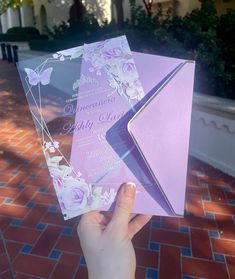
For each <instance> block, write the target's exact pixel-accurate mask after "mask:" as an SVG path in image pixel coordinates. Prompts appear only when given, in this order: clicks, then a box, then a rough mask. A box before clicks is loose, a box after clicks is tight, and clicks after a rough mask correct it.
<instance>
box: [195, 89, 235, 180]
mask: <svg viewBox="0 0 235 279" xmlns="http://www.w3.org/2000/svg"><path fill="white" fill-rule="evenodd" d="M190 154H191V155H192V156H194V157H196V158H198V159H200V160H202V161H204V162H206V163H208V164H210V165H212V166H214V167H215V168H218V169H220V170H222V171H224V172H225V173H227V174H230V175H232V176H235V101H232V100H229V99H224V98H219V97H213V96H206V95H200V94H196V93H195V94H194V99H193V112H192V120H191V137H190Z"/></svg>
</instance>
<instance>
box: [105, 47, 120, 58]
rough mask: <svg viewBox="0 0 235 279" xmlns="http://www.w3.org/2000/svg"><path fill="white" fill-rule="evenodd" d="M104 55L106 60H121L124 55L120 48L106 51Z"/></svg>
mask: <svg viewBox="0 0 235 279" xmlns="http://www.w3.org/2000/svg"><path fill="white" fill-rule="evenodd" d="M103 55H104V58H105V59H113V58H119V57H120V56H121V55H122V51H121V49H120V48H118V47H116V48H113V49H109V50H106V51H104V53H103Z"/></svg>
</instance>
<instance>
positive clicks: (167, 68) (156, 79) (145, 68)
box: [132, 52, 185, 95]
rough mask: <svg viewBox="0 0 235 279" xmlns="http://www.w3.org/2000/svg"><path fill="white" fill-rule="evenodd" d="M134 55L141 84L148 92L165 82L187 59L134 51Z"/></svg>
mask: <svg viewBox="0 0 235 279" xmlns="http://www.w3.org/2000/svg"><path fill="white" fill-rule="evenodd" d="M132 55H133V58H134V60H135V65H136V68H137V71H138V74H139V77H140V81H141V84H142V86H143V89H144V92H146V93H149V92H150V91H152V89H153V88H155V87H156V86H158V85H160V84H161V83H162V82H164V80H165V78H166V77H167V76H168V75H169V74H170V73H172V71H174V70H175V69H176V68H177V67H178V66H179V65H180V64H182V63H183V62H185V60H182V59H178V58H172V57H165V56H159V55H152V54H146V53H140V52H132ZM147 95H148V94H147Z"/></svg>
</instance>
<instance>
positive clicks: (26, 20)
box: [20, 4, 34, 27]
mask: <svg viewBox="0 0 235 279" xmlns="http://www.w3.org/2000/svg"><path fill="white" fill-rule="evenodd" d="M20 15H21V22H22V27H32V26H34V20H33V7H32V6H31V5H29V4H24V5H23V6H21V7H20Z"/></svg>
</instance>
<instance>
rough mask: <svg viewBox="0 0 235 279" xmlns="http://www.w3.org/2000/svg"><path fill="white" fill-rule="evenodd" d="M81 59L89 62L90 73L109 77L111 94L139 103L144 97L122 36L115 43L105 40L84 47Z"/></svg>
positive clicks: (129, 52)
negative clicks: (104, 74)
mask: <svg viewBox="0 0 235 279" xmlns="http://www.w3.org/2000/svg"><path fill="white" fill-rule="evenodd" d="M83 58H84V60H85V61H89V62H90V64H91V66H90V68H89V71H90V72H94V73H95V74H96V75H98V76H99V75H101V74H102V71H105V72H106V74H107V75H108V77H109V85H110V87H111V88H112V89H113V91H112V93H118V94H119V95H123V96H124V97H126V98H127V99H128V101H129V102H130V103H131V101H132V100H133V101H140V100H141V99H142V98H143V96H144V91H143V89H142V87H141V84H140V80H139V76H138V73H137V69H136V67H135V63H134V60H133V58H132V55H131V51H130V48H129V46H128V44H127V42H126V38H125V37H124V36H122V37H119V38H118V39H117V40H115V42H114V41H113V40H105V41H102V42H98V43H94V44H91V45H85V46H84V53H83Z"/></svg>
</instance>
